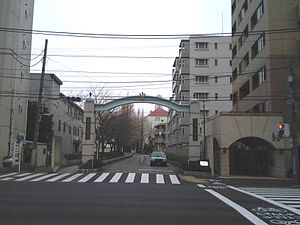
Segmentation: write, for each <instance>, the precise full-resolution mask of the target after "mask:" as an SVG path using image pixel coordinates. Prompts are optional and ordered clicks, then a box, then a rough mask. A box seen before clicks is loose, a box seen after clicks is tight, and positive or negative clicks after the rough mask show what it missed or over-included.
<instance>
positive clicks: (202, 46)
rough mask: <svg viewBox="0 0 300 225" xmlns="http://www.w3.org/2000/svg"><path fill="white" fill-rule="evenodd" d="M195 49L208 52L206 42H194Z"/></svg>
mask: <svg viewBox="0 0 300 225" xmlns="http://www.w3.org/2000/svg"><path fill="white" fill-rule="evenodd" d="M195 45H196V49H201V50H208V42H195Z"/></svg>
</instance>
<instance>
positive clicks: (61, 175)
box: [46, 173, 71, 182]
mask: <svg viewBox="0 0 300 225" xmlns="http://www.w3.org/2000/svg"><path fill="white" fill-rule="evenodd" d="M69 175H71V174H70V173H62V174H60V175H58V176H57V177H53V178H51V179H49V180H46V181H47V182H54V181H58V180H59V179H62V178H64V177H66V176H69Z"/></svg>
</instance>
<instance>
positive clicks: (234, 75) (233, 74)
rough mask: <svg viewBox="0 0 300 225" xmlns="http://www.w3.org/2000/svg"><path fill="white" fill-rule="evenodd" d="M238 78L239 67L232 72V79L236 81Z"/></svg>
mask: <svg viewBox="0 0 300 225" xmlns="http://www.w3.org/2000/svg"><path fill="white" fill-rule="evenodd" d="M236 78H237V68H235V69H234V70H233V72H232V80H233V81H235V80H236Z"/></svg>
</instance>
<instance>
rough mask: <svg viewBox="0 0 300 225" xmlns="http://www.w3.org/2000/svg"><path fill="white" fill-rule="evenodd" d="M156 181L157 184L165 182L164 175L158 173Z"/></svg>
mask: <svg viewBox="0 0 300 225" xmlns="http://www.w3.org/2000/svg"><path fill="white" fill-rule="evenodd" d="M156 183H157V184H164V183H165V180H164V175H162V174H156Z"/></svg>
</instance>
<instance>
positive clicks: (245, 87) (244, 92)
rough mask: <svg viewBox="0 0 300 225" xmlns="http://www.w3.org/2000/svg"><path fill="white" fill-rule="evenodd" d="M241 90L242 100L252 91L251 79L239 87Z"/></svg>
mask: <svg viewBox="0 0 300 225" xmlns="http://www.w3.org/2000/svg"><path fill="white" fill-rule="evenodd" d="M239 92H240V100H241V99H243V98H245V97H246V96H247V95H248V94H249V93H250V82H249V80H248V81H247V82H246V83H244V84H243V86H242V87H240V89H239Z"/></svg>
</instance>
